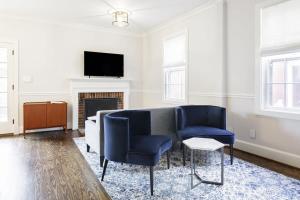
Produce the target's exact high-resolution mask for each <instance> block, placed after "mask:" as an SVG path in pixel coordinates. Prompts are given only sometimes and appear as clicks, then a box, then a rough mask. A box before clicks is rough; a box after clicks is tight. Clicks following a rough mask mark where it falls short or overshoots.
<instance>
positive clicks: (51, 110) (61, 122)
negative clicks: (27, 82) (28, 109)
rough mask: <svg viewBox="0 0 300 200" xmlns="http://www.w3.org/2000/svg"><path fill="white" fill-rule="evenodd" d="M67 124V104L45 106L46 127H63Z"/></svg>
mask: <svg viewBox="0 0 300 200" xmlns="http://www.w3.org/2000/svg"><path fill="white" fill-rule="evenodd" d="M66 124H67V104H66V103H51V104H47V127H57V126H65V125H66Z"/></svg>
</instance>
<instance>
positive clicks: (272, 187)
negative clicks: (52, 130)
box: [74, 138, 300, 200]
mask: <svg viewBox="0 0 300 200" xmlns="http://www.w3.org/2000/svg"><path fill="white" fill-rule="evenodd" d="M74 141H75V143H76V145H77V146H78V148H79V149H80V151H81V153H82V154H83V156H84V157H85V159H86V160H87V162H88V163H89V165H90V166H91V168H92V170H93V171H94V173H95V174H96V176H97V177H98V179H99V180H100V178H101V174H102V168H101V167H100V165H99V155H97V154H96V153H95V152H90V153H87V152H86V144H85V140H84V138H74ZM181 155H182V154H181V152H180V151H179V150H178V151H173V152H172V153H171V167H170V169H169V170H168V169H167V163H166V156H163V157H162V159H161V161H160V163H159V164H158V165H157V166H155V168H154V196H152V197H151V196H150V181H149V168H148V167H142V166H137V165H128V164H123V165H121V164H119V163H114V162H109V163H108V166H107V170H106V175H105V179H104V182H102V185H103V186H104V187H105V189H106V191H107V192H108V194H109V195H110V196H111V198H112V199H122V200H125V199H126V200H127V199H166V200H167V199H174V200H181V199H212V200H214V199H218V200H219V199H222V200H225V199H232V200H240V199H243V200H244V199H249V200H250V199H251V200H252V199H255V200H275V199H278V200H284V199H293V200H299V199H300V181H299V180H296V179H292V178H289V177H286V176H284V175H282V174H279V173H276V172H273V171H270V170H267V169H264V168H261V167H259V166H256V165H254V164H251V163H248V162H246V161H243V160H240V159H237V158H235V160H234V164H233V165H230V162H229V160H230V158H229V156H227V155H225V167H224V172H225V173H224V174H225V179H224V185H223V186H216V185H207V184H203V183H201V184H199V185H198V186H196V187H195V188H194V189H192V190H191V189H190V168H189V161H187V163H186V164H187V165H186V166H185V167H183V166H182V161H181ZM187 155H188V154H187ZM196 160H198V161H199V162H198V163H197V165H196V166H197V168H196V170H197V173H198V174H199V175H201V176H203V179H209V180H215V181H218V180H219V177H220V155H219V153H217V152H211V153H205V152H200V153H198V154H197V155H196ZM196 181H197V180H196V179H195V178H194V182H196Z"/></svg>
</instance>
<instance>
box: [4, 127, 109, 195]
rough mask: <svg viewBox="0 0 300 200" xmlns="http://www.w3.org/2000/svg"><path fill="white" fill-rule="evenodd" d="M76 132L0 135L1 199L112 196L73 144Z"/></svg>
mask: <svg viewBox="0 0 300 200" xmlns="http://www.w3.org/2000/svg"><path fill="white" fill-rule="evenodd" d="M76 134H77V133H76V132H69V133H68V134H64V133H63V132H48V133H35V134H31V135H28V136H26V139H24V138H23V137H22V136H15V137H3V138H0V188H1V190H0V199H5V200H10V199H11V200H21V199H26V200H27V199H28V200H29V199H30V200H32V199H43V200H47V199H50V200H52V199H53V200H55V199H59V200H61V199H70V200H71V199H75V200H77V199H103V200H105V199H110V198H109V196H108V195H107V193H106V191H105V189H104V188H103V186H102V185H101V184H100V182H99V181H98V179H97V177H96V176H95V175H94V173H93V172H92V170H91V168H90V167H89V165H88V164H87V162H86V161H85V159H84V157H83V156H82V155H81V153H80V151H79V150H78V148H77V147H76V145H75V144H74V142H73V140H72V137H73V136H76Z"/></svg>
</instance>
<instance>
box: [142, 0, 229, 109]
mask: <svg viewBox="0 0 300 200" xmlns="http://www.w3.org/2000/svg"><path fill="white" fill-rule="evenodd" d="M222 12H223V10H222V3H217V4H209V5H205V6H204V7H203V8H199V9H196V10H194V11H192V12H191V13H189V14H188V15H186V16H183V17H180V18H179V19H177V20H176V21H175V22H172V23H170V24H166V25H162V26H161V27H157V28H155V29H154V30H152V31H151V32H150V33H148V34H147V35H146V36H145V38H144V65H143V72H144V73H143V94H144V95H143V97H144V98H143V102H144V106H147V107H149V106H158V105H169V104H167V103H165V102H163V68H162V59H163V58H162V55H163V53H162V52H163V46H162V44H163V40H164V38H165V37H168V36H170V35H172V34H174V33H177V32H182V31H188V46H189V47H188V52H189V57H188V71H187V72H188V102H187V103H202V104H207V103H209V104H212V103H213V104H217V105H222V104H223V103H224V99H223V98H216V97H220V96H222V94H223V93H224V89H225V88H224V85H225V84H224V77H223V70H224V68H223V51H222V50H223V40H222V37H223V32H222V30H223V29H222V14H223V13H222ZM216 80H217V81H216Z"/></svg>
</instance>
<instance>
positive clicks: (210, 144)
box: [183, 137, 225, 151]
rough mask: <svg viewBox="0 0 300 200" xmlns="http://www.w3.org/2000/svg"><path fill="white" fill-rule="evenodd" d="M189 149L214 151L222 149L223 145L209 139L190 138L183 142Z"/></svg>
mask: <svg viewBox="0 0 300 200" xmlns="http://www.w3.org/2000/svg"><path fill="white" fill-rule="evenodd" d="M183 144H185V145H186V146H187V147H188V148H189V149H192V150H203V151H215V150H217V149H220V148H222V147H224V146H225V145H224V144H223V143H221V142H218V141H217V140H215V139H211V138H196V137H194V138H190V139H187V140H184V141H183Z"/></svg>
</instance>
